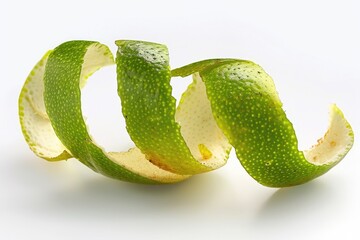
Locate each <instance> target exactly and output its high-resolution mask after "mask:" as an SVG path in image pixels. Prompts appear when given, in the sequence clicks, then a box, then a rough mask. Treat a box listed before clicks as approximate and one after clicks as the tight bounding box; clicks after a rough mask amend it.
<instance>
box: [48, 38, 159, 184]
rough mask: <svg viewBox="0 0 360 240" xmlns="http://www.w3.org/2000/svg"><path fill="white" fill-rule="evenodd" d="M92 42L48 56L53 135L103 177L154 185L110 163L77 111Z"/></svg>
mask: <svg viewBox="0 0 360 240" xmlns="http://www.w3.org/2000/svg"><path fill="white" fill-rule="evenodd" d="M92 44H97V43H96V42H90V41H71V42H66V43H63V44H61V45H60V46H58V47H57V48H55V49H54V51H53V52H52V53H51V54H50V56H49V59H48V62H47V65H46V71H45V77H44V88H45V89H44V100H45V106H46V111H47V114H48V116H49V119H50V121H51V124H52V126H53V128H54V130H55V133H56V135H57V136H58V138H59V139H60V141H61V142H62V143H63V144H64V146H65V147H66V148H67V149H68V150H69V151H70V152H71V154H72V155H73V156H74V157H75V158H77V159H79V160H80V161H81V162H82V163H84V164H85V165H87V166H88V167H90V168H91V169H93V170H94V171H96V172H99V173H101V174H103V175H105V176H108V177H111V178H116V179H120V180H124V181H129V182H136V183H156V182H155V181H154V180H150V179H147V178H144V177H142V176H140V175H137V174H135V173H133V172H131V171H129V170H127V169H125V168H123V167H122V166H120V165H118V164H116V163H114V162H113V161H111V160H110V159H109V158H108V157H107V156H106V155H105V153H104V152H103V151H102V149H101V148H99V147H98V146H96V145H95V144H94V143H93V142H92V140H91V138H90V136H89V134H88V132H87V128H86V125H85V122H84V120H83V117H82V112H81V92H80V82H79V80H80V73H81V66H82V63H83V59H84V55H85V53H86V50H87V48H88V47H89V46H91V45H92Z"/></svg>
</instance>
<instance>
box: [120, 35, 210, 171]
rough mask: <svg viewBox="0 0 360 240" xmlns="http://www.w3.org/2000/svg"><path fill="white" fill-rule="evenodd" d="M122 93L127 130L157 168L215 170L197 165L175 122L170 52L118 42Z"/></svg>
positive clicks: (161, 47) (144, 44)
mask: <svg viewBox="0 0 360 240" xmlns="http://www.w3.org/2000/svg"><path fill="white" fill-rule="evenodd" d="M116 44H117V45H118V47H119V50H118V52H117V59H116V64H117V78H118V93H119V96H120V98H121V105H122V112H123V115H124V117H125V120H126V128H127V131H128V133H129V135H130V137H131V139H132V140H133V141H134V143H135V144H136V146H137V147H138V148H139V149H140V150H141V151H142V152H143V153H144V154H145V155H146V157H147V158H148V159H149V160H150V161H151V162H152V163H153V164H155V165H157V166H159V167H161V168H163V169H165V170H168V171H171V172H174V173H178V174H197V173H201V172H206V171H210V170H212V169H211V168H209V167H206V166H204V165H202V164H201V163H199V162H198V161H196V160H195V159H194V157H193V156H192V154H191V152H190V150H189V148H188V147H187V145H186V143H185V141H184V139H183V137H182V135H181V133H180V126H179V124H178V123H176V121H175V111H176V100H175V99H174V97H173V96H172V95H171V91H172V87H171V85H170V79H171V73H170V66H169V57H168V51H167V48H166V47H165V46H164V45H160V44H155V43H149V42H142V41H117V42H116Z"/></svg>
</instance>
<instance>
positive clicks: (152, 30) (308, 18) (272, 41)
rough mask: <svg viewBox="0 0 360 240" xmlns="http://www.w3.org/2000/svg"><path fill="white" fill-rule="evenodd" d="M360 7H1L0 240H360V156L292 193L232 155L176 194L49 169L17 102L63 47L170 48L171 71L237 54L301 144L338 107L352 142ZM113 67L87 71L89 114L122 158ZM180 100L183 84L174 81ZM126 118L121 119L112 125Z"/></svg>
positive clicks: (77, 169) (75, 169)
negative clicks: (272, 89)
mask: <svg viewBox="0 0 360 240" xmlns="http://www.w3.org/2000/svg"><path fill="white" fill-rule="evenodd" d="M359 9H360V4H359V1H357V0H353V1H347V0H342V1H325V0H324V1H297V2H295V1H277V0H273V1H232V2H231V1H226V0H221V1H203V2H201V1H194V0H192V1H163V2H160V1H154V0H153V1H119V0H117V1H115V0H114V1H110V0H108V1H104V0H103V1H91V0H87V1H74V0H72V1H65V0H62V1H16V0H11V1H10V0H6V1H5V2H4V1H3V2H2V3H1V8H0V24H1V29H2V32H3V34H2V37H1V39H0V41H1V45H0V48H1V49H0V50H1V53H2V54H1V66H2V67H1V88H0V91H1V94H0V104H1V118H0V123H1V124H0V126H1V138H0V139H1V140H0V141H1V144H0V148H1V161H0V188H1V193H0V194H1V197H0V239H135V238H138V239H140V238H147V239H153V238H154V239H155V238H156V239H195V238H199V239H360V230H359V227H358V222H360V188H359V183H360V174H359V173H358V171H359V167H360V162H359V158H360V151H359V145H358V143H357V141H356V139H355V145H354V147H353V149H352V150H351V151H350V153H349V154H348V156H347V157H346V158H345V159H344V160H343V162H341V163H340V164H339V165H338V166H336V167H335V168H334V169H332V170H331V171H330V172H329V173H327V174H326V175H324V176H322V177H320V178H318V179H317V180H315V181H312V182H311V183H308V184H305V185H302V186H299V187H293V188H288V189H280V190H278V189H270V188H266V187H263V186H261V185H259V184H258V183H256V182H255V181H254V180H252V179H251V178H250V177H249V176H248V175H247V174H246V173H245V171H244V170H243V168H242V167H241V165H240V164H239V163H238V160H237V159H236V158H235V157H234V156H233V155H232V157H231V158H230V159H229V162H228V164H227V165H226V166H225V167H223V168H222V169H220V170H217V171H215V172H212V173H208V174H203V175H200V176H196V177H193V178H192V179H190V180H189V181H186V182H184V183H181V184H177V185H171V186H140V185H134V184H128V183H123V182H118V181H114V180H110V179H107V178H105V177H102V176H101V175H97V174H95V173H93V172H91V170H89V169H87V168H86V167H84V166H82V165H81V164H80V163H78V162H77V161H75V160H69V161H68V162H59V163H48V162H46V161H43V160H41V159H39V158H37V157H36V156H34V154H32V153H31V152H30V150H29V149H28V147H27V145H26V143H25V141H24V140H23V137H22V135H21V132H20V128H19V123H18V118H17V98H18V94H19V92H20V88H21V86H22V84H23V82H24V80H25V78H26V76H27V74H28V73H29V71H30V70H31V68H32V67H33V65H34V64H35V63H36V62H37V61H38V60H39V59H40V57H41V56H42V54H43V53H45V52H46V51H47V50H48V49H51V48H53V47H55V46H57V45H58V44H60V43H62V42H63V41H67V40H72V39H92V40H98V41H100V42H102V43H105V44H108V45H109V46H110V47H111V49H113V51H114V52H115V51H116V48H115V45H114V43H113V42H114V41H115V40H116V39H141V40H148V41H155V42H161V43H164V44H166V45H168V47H169V50H170V59H171V64H172V66H173V67H178V66H181V65H184V64H187V63H190V62H192V61H196V60H200V59H204V58H215V57H234V58H244V59H250V60H253V61H255V62H257V63H259V64H260V65H262V67H263V68H264V69H265V70H266V71H267V72H268V73H269V74H270V75H271V76H272V77H273V78H274V81H275V84H276V86H277V88H278V91H279V93H280V97H281V99H282V101H283V102H284V108H285V109H286V111H287V114H288V117H289V118H290V119H291V120H292V122H293V123H294V125H295V128H296V130H297V133H298V137H299V141H300V146H301V147H302V148H305V147H309V146H310V145H311V144H312V143H314V142H315V141H316V139H318V138H319V137H321V136H322V134H323V133H324V131H325V130H326V126H327V111H328V105H329V104H330V103H333V102H335V103H337V104H338V106H339V107H340V108H341V109H342V110H343V111H344V113H345V116H346V117H347V118H348V120H349V121H350V123H351V124H352V126H353V128H354V131H355V137H357V135H358V133H359V127H360V126H359V124H360V114H359V106H358V105H359V103H360V97H359V95H360V94H359V84H358V83H359V81H360V79H359V74H358V70H359V67H360V60H359V56H360V47H359V46H360V45H359V44H360V17H359V16H360V15H359V13H358V12H359ZM115 79H116V78H115V68H113V67H110V68H107V69H103V70H101V71H100V72H98V73H97V74H95V75H94V77H93V78H92V79H90V81H89V85H88V86H87V87H86V88H85V91H84V93H83V94H84V95H83V96H84V97H83V99H84V106H83V107H84V112H85V113H86V115H87V116H88V122H89V124H90V126H91V130H92V133H93V135H94V136H95V138H96V139H97V140H98V142H99V143H101V144H103V145H104V146H105V147H106V148H107V149H120V150H126V149H127V147H129V146H131V142H130V140H129V138H128V136H127V134H126V133H125V130H124V126H123V125H122V122H123V120H122V118H121V114H120V103H119V100H118V97H117V95H116V80H115ZM173 82H174V88H175V90H174V92H175V95H177V96H179V94H180V92H181V90H182V89H184V88H185V84H184V83H188V82H189V80H182V79H180V78H179V79H176V80H174V81H173ZM119 123H120V124H119Z"/></svg>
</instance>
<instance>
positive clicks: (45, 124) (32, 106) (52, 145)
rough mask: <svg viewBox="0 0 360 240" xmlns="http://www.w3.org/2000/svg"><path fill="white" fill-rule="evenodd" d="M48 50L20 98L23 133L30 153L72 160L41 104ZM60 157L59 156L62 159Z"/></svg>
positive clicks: (31, 73) (48, 158)
mask: <svg viewBox="0 0 360 240" xmlns="http://www.w3.org/2000/svg"><path fill="white" fill-rule="evenodd" d="M49 54H50V51H49V52H48V53H46V54H45V55H44V57H43V58H42V59H41V60H40V61H39V62H38V63H37V64H36V65H35V67H34V68H33V70H32V71H31V72H30V74H29V76H28V78H27V79H26V82H25V84H24V86H23V89H22V91H21V94H20V98H19V114H20V122H21V125H22V130H23V133H24V136H25V138H26V141H27V142H28V144H29V146H30V148H31V150H32V151H33V152H34V153H35V154H36V155H38V156H39V157H42V158H45V159H47V160H62V159H66V158H69V157H71V155H70V154H69V153H68V151H67V150H66V148H65V147H64V145H63V144H62V143H61V142H60V140H59V139H58V138H57V136H56V134H55V132H54V129H53V127H52V126H51V123H50V120H49V118H48V115H47V114H46V110H45V104H44V72H45V66H46V62H47V59H48V56H49ZM61 155H62V156H61Z"/></svg>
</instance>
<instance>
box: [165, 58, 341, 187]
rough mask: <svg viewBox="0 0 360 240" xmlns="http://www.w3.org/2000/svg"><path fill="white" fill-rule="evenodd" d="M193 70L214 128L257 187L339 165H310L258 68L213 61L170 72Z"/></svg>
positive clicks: (290, 182)
mask: <svg viewBox="0 0 360 240" xmlns="http://www.w3.org/2000/svg"><path fill="white" fill-rule="evenodd" d="M194 72H199V73H200V75H201V77H202V79H203V81H204V82H205V85H206V91H207V95H208V98H209V100H210V103H211V107H212V110H213V114H214V117H215V120H216V121H217V124H218V125H219V127H220V128H221V129H222V130H223V132H224V134H225V136H226V137H227V138H228V140H229V142H230V144H231V145H232V146H233V147H234V148H235V150H236V155H237V157H238V158H239V160H240V162H241V164H242V165H243V166H244V168H245V169H246V171H247V172H248V173H249V174H250V175H251V176H252V177H253V178H254V179H255V180H257V181H258V182H259V183H261V184H263V185H265V186H269V187H287V186H292V185H297V184H301V183H304V182H307V181H310V180H312V179H314V178H316V177H318V176H320V175H322V174H324V173H326V172H327V171H328V170H329V169H330V168H332V167H333V166H335V165H336V164H337V162H335V163H332V164H328V165H326V164H324V165H314V164H311V163H309V162H308V161H307V160H306V159H305V157H304V155H303V153H302V152H301V151H299V150H298V141H297V138H296V135H295V132H294V129H293V126H292V124H291V122H290V121H289V120H288V119H287V118H286V115H285V112H284V110H283V109H282V104H281V102H280V100H279V99H278V96H277V93H276V90H275V88H273V89H272V88H270V87H269V86H268V85H269V83H272V80H271V78H270V76H269V75H267V73H266V72H265V71H264V70H263V69H262V68H261V67H260V66H258V65H256V64H254V63H252V62H250V61H244V60H234V59H228V60H226V61H225V60H224V61H219V59H214V60H205V61H201V62H199V63H193V64H191V65H188V66H185V67H182V68H179V69H175V70H173V72H172V73H173V76H179V75H180V76H186V75H189V74H192V73H194ZM270 81H271V82H270ZM224 96H226V97H224Z"/></svg>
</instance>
